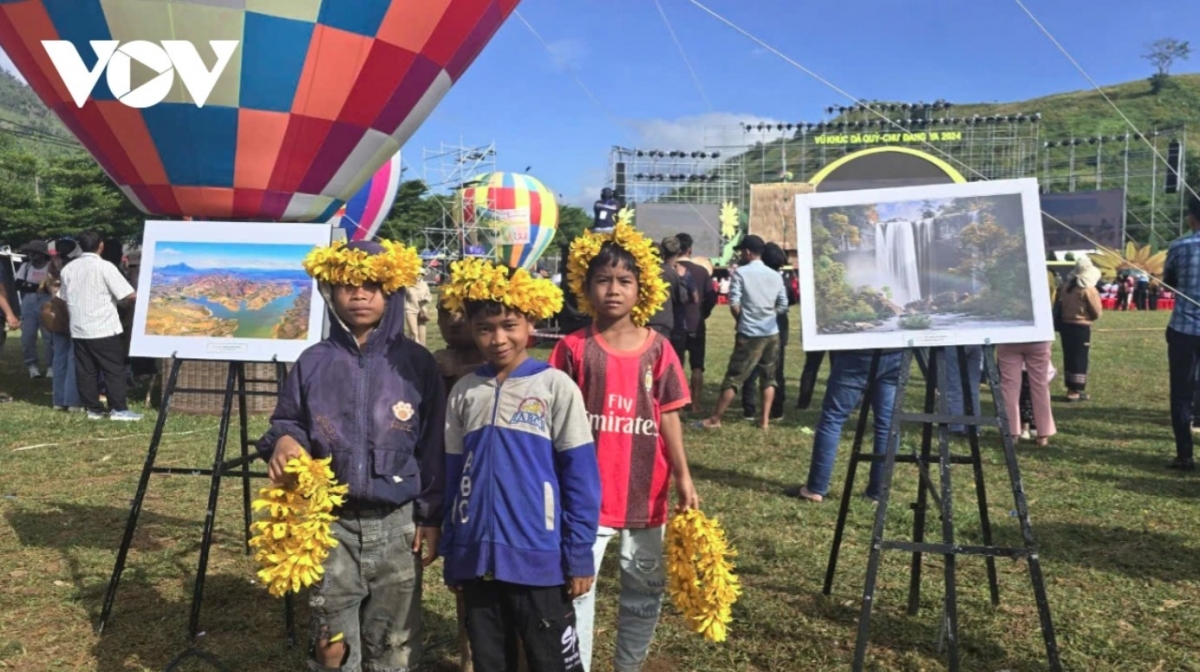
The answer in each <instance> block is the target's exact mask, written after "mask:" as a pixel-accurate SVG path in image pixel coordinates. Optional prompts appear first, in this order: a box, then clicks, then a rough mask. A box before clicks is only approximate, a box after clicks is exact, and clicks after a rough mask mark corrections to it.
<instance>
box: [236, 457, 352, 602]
mask: <svg viewBox="0 0 1200 672" xmlns="http://www.w3.org/2000/svg"><path fill="white" fill-rule="evenodd" d="M331 459H332V458H325V459H323V460H314V459H312V458H311V457H309V455H308V454H307V453H302V454H301V455H300V457H297V458H294V459H292V460H289V461H288V463H287V468H286V471H287V473H289V474H295V475H296V480H295V482H294V483H293V484H292V485H289V486H286V487H285V486H275V485H272V486H271V487H269V488H263V489H261V490H259V491H258V496H259V498H258V499H256V500H254V504H253V506H254V510H255V511H262V510H264V509H265V510H266V511H267V518H265V519H263V520H259V521H256V522H255V523H254V524H253V525H252V526H251V529H252V530H253V531H254V532H255V535H254V537H252V538H251V539H250V546H251V547H252V548H256V549H258V550H257V551H256V552H255V554H254V560H255V561H256V562H258V563H259V564H260V565H262V569H260V570H258V578H259V579H260V580H262V582H263V584H265V585H266V586H267V590H268V591H270V593H271V594H272V595H274V596H275V597H283V596H284V595H285V594H286V593H287V592H288V591H289V590H290V591H292V592H300V589H301V588H307V587H309V586H311V585H312V584H314V583H316V582H317V581H320V580H321V575H322V574H324V572H325V570H324V568H323V567H322V565H323V563H324V562H325V558H327V557H329V549H331V548H333V547H334V546H337V540H335V539H334V538H333V537H332V535H331V534H330V529H329V526H330V524H331V523H333V521H334V520H336V518H335V517H334V515H333V508H334V507H335V506H339V505H341V504H342V503H343V502H344V501H345V500H344V499H343V496H344V495H345V494H346V492H347V490H348V489H349V486H346V485H338V484H337V481H335V480H334V478H333V469H331V468H330V467H329V463H330V460H331Z"/></svg>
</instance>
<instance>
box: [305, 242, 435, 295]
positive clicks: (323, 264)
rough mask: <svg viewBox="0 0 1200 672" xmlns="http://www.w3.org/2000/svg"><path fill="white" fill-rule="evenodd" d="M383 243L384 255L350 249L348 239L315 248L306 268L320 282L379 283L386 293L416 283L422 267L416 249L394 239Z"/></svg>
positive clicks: (306, 263) (353, 285)
mask: <svg viewBox="0 0 1200 672" xmlns="http://www.w3.org/2000/svg"><path fill="white" fill-rule="evenodd" d="M379 244H380V245H382V246H383V249H384V252H383V253H382V254H369V253H367V251H366V250H356V249H350V248H348V247H346V243H345V241H338V242H335V243H333V244H332V245H330V246H329V247H314V248H313V250H312V251H311V252H309V253H308V256H306V257H304V270H305V271H308V274H309V275H310V276H312V277H313V278H315V279H316V280H317V281H318V282H324V283H328V284H330V285H347V286H350V287H362V286H363V285H364V284H366V283H368V282H376V283H379V286H380V287H381V288H382V289H383V292H384V293H385V294H391V293H393V292H395V291H396V290H398V289H401V288H404V287H412V286H414V285H416V284H417V279H418V278H420V277H421V268H422V265H421V257H420V255H418V254H417V250H416V248H414V247H409V246H408V245H403V244H401V243H394V242H392V241H390V240H381V241H379Z"/></svg>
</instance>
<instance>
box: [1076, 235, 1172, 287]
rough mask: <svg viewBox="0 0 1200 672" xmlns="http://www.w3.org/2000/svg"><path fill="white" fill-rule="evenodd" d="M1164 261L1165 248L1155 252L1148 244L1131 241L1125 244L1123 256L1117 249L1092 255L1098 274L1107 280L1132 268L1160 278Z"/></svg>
mask: <svg viewBox="0 0 1200 672" xmlns="http://www.w3.org/2000/svg"><path fill="white" fill-rule="evenodd" d="M1166 261H1167V251H1166V250H1163V251H1161V252H1158V253H1157V254H1156V253H1155V252H1154V251H1153V250H1152V249H1151V248H1150V246H1149V245H1146V246H1145V247H1138V246H1137V245H1134V244H1133V243H1132V242H1129V243H1126V244H1125V254H1124V255H1123V256H1122V254H1121V252H1120V251H1119V250H1106V251H1104V252H1099V253H1097V254H1093V255H1092V263H1094V264H1095V265H1096V268H1098V269H1100V274H1101V275H1102V276H1103V277H1104V278H1105V279H1107V280H1112V279H1114V278H1116V277H1117V274H1118V273H1121V272H1123V271H1133V270H1138V271H1143V272H1145V273H1146V274H1147V275H1152V276H1154V277H1156V278H1161V277H1162V274H1163V264H1165V263H1166Z"/></svg>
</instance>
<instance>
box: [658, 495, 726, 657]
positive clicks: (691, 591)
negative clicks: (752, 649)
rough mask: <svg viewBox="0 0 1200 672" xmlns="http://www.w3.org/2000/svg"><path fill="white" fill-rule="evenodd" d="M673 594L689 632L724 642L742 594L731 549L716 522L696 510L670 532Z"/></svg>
mask: <svg viewBox="0 0 1200 672" xmlns="http://www.w3.org/2000/svg"><path fill="white" fill-rule="evenodd" d="M666 546H667V548H666V556H667V592H668V593H670V594H671V600H672V601H673V602H674V603H675V607H676V608H677V609H679V611H680V612H682V613H683V618H684V620H685V621H686V622H687V625H688V628H689V629H691V630H692V631H694V632H698V633H700V634H702V635H704V638H705V639H707V640H709V641H710V642H723V641H725V636H726V634H727V632H728V629H727V627H726V626H728V625H729V623H730V622H732V621H733V615H732V613H731V610H732V607H733V603H734V602H736V601H737V598H738V596H739V595H741V594H742V587H741V584H740V583H739V582H738V578H737V576H735V575H734V573H733V561H732V560H730V558H732V557H734V556H736V555H737V551H735V550H733V549H732V548H730V546H729V542H728V541H726V539H725V531H724V530H722V529H721V526H720V524H719V523H717V521H716V519H715V518H713V519H710V518H708V517H707V516H705V515H704V514H703V513H701V512H700V511H697V510H695V509H691V510H688V511H685V512H683V513H680V514H676V515H675V516H674V517H673V518H672V519H671V523H670V525H669V526H668V527H667V543H666Z"/></svg>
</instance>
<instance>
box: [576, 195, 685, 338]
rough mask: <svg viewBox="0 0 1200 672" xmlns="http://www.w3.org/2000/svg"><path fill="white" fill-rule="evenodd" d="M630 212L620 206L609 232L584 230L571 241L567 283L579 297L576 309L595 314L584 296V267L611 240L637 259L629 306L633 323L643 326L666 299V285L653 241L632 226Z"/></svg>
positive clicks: (585, 280) (585, 272)
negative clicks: (633, 294)
mask: <svg viewBox="0 0 1200 672" xmlns="http://www.w3.org/2000/svg"><path fill="white" fill-rule="evenodd" d="M632 222H633V212H632V211H630V210H629V208H623V209H622V210H621V212H620V213H619V214H618V215H617V225H616V226H614V227H613V230H612V233H594V232H591V231H587V232H584V234H583V235H581V236H579V237H578V238H576V239H575V240H574V241H572V242H571V251H570V254H569V255H568V257H567V282H568V283H569V284H570V287H571V292H572V293H574V294H575V298H576V299H578V300H579V310H580V312H583V313H586V314H588V315H591V316H592V317H593V318H594V317H596V309H595V307H594V306H592V302H591V301H589V300H588V298H587V287H586V286H585V285H586V284H587V269H588V264H590V263H592V259H595V258H596V255H597V254H600V248H601V247H603V245H604V243H607V242H612V243H614V244H616V245H617V246H618V247H620V248H622V249H624V250H625V251H626V252H628V253H629V254H631V255H633V258H634V259H635V260H636V261H637V268H638V276H639V280H638V300H637V303H636V304H634V306H633V323H634V324H636V325H638V326H639V327H643V326H645V325H646V323H647V322H649V321H650V318H651V317H653V316H654V314H655V313H657V312H658V311H659V310H661V309H662V307H663V304H665V303H666V302H667V290H668V286H667V283H666V281H665V280H663V279H662V259H660V258H659V256H658V250H657V249H656V248H655V246H654V242H653V241H651V240H650V239H649V238H647V237H646V236H644V235H642V234H641V233H639V232H638V231H637V230H636V229H634V228H633V223H632Z"/></svg>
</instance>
